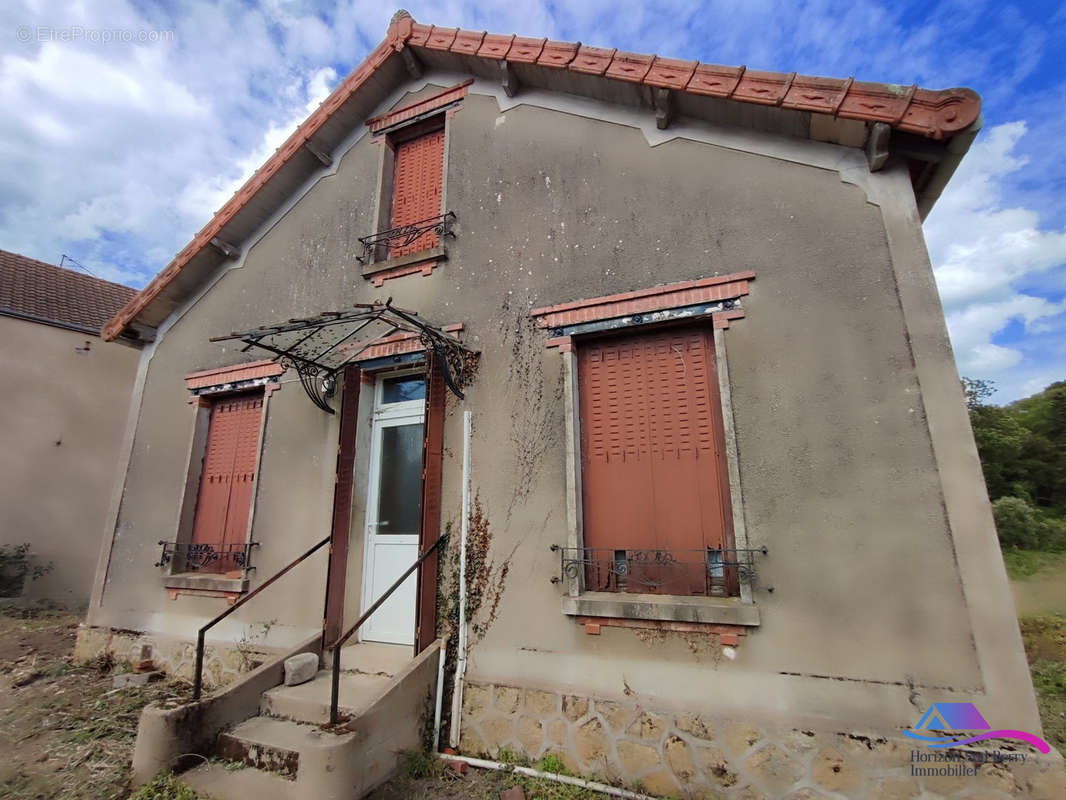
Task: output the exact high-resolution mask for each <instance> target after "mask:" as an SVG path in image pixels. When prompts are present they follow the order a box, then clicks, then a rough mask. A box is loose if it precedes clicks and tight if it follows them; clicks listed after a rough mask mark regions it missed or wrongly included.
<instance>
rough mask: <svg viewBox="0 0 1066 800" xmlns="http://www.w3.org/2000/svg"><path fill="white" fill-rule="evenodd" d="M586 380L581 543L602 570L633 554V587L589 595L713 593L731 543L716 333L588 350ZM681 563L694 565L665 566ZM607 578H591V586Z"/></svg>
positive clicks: (651, 337) (581, 353)
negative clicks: (711, 585) (713, 575)
mask: <svg viewBox="0 0 1066 800" xmlns="http://www.w3.org/2000/svg"><path fill="white" fill-rule="evenodd" d="M578 374H579V392H580V410H581V460H582V500H583V503H582V512H583V522H584V540H585V541H584V544H585V547H588V548H596V549H597V552H596V554H595V555H594V558H595V559H601V560H604V561H609V560H610V559H611V558H612V557H614V556H615V554H618V557H623V556H622V555H621V551H627V553H628V554H627V555H625V556H624V557H625V558H627V560H628V565H627V569H628V577H629V580H630V585H628V586H625V587H613V586H612V587H609V586H596V585H589V586H588V587H587V588H588V589H593V590H595V589H617V588H624V589H625V590H626V591H648V592H661V593H665V594H705V593H707V591H708V590H707V586H708V582H707V580H706V574H707V569H706V561H707V559H708V558H713V557H714V556H713V555H711V556H708V555H707V551H718V550H722V549H724V548H728V547H731V546H732V545H731V544H730V543H729V542H730V541H731V539H732V516H731V509H730V507H729V483H728V475H727V472H726V469H727V467H726V459H725V454H724V430H723V426H722V410H721V401H720V398H719V393H718V379H717V376H716V374H715V367H714V339H713V335H712V333H711V331H710V330H707V329H702V328H672V329H660V330H657V331H651V332H646V333H640V334H631V335H620V336H610V337H605V338H602V339H596V340H592V341H589V342H585V343H581V344H580V345H579V347H578ZM629 551H654V552H652V553H641V554H636V553H629ZM675 561H676V562H681V563H682V564H684V563H687V562H692V567H691V568H686V567H683V566H675V567H671V568H666V567H662V566H661V565H662V564H664V563H672V562H675ZM600 580H607V576H606V574H603V575H600V576H599V577H597V574H596V571H595V570H590V572H589V576H588V580H587V582H588V583H590V584H594V583H596V582H597V581H600Z"/></svg>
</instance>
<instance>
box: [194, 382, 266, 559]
mask: <svg viewBox="0 0 1066 800" xmlns="http://www.w3.org/2000/svg"><path fill="white" fill-rule="evenodd" d="M262 415H263V393H262V392H255V393H249V394H241V395H232V396H229V397H223V398H219V399H217V400H215V401H214V402H213V404H212V406H211V421H210V424H209V426H208V430H207V446H206V450H205V452H204V462H203V470H202V472H201V475H200V491H199V495H198V497H197V503H196V517H195V520H194V522H193V533H192V543H193V544H194V545H200V546H201V547H202V548H205V549H206V548H211V550H213V551H214V552H216V553H218V554H219V556H220V557H219V558H217V559H215V560H214V561H211V562H209V563H208V564H207V566H206V567H205V568H204V570H213V571H218V572H226V571H228V570H230V569H234V568H235V567H236V566H237V565H235V564H234V563H233V561H232V549H231V548H227V547H226V546H227V545H235V546H237V549H238V550H239V546H240V545H243V544H244V542H245V538H246V536H247V531H248V515H249V513H250V510H251V506H252V487H253V485H254V483H255V471H256V462H257V460H258V445H259V427H260V421H261V419H262ZM202 571H203V570H202Z"/></svg>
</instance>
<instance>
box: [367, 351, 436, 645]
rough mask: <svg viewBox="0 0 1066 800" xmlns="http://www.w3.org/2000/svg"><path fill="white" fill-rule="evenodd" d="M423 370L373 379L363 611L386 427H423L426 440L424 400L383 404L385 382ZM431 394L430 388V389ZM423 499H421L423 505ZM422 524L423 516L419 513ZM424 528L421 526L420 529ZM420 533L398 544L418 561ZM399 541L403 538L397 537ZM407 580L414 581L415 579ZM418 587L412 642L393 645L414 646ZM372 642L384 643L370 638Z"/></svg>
mask: <svg viewBox="0 0 1066 800" xmlns="http://www.w3.org/2000/svg"><path fill="white" fill-rule="evenodd" d="M424 375H425V372H424V370H422V369H414V370H403V371H395V372H391V371H390V372H384V373H379V374H377V375H375V376H374V408H373V411H372V413H371V420H370V462H369V469H368V472H367V494H366V506H365V508H366V513H365V515H364V519H363V553H364V557H363V575H362V585H361V588H360V604H361V608H363V609H367V608H369V607H370V605H371V604H372V603H373V602H374V597H373V591H372V589H373V580H372V578H373V570H374V540H373V536H374V534H373V531H375V530H376V526H377V516H378V513H379V511H378V497H377V495H378V489H379V487H380V480H381V463H380V458H381V440H382V432H383V430H384V429H385V428H389V427H399V426H401V425H412V424H421V425H422V439H423V440H424V439H425V430H426V429H425V425H426V403H425V400H424V399H423V400H406V401H403V402H399V403H383V402H382V396H383V393H384V382H385V380H386V379H389V378H403V377H411V376H424ZM427 391H428V386H427ZM424 502H425V501H424V498H420V507H421V503H424ZM419 520H420V521H421V513H420V514H419ZM420 527H421V526H420ZM420 534H421V531H420V530H419V531H415V532H414V533H413V534H411V535H410V536H404V537H402V538H403V541H398V542H396V544H410V545H412V548H413V551H412V552H413V556H414V557H415V558H417V555H418V551H419V540H420V538H421V537H420ZM397 538H400V537H397ZM413 560H414V558H412V561H413ZM408 580H415V577H414V576H412V577H411V578H409V579H408ZM417 609H418V587H417V581H416V587H415V598H414V605H413V606H412V609H411V636H412V637H413V638H412V641H411V642H393V644H401V645H406V644H413V643H415V638H416V631H415V628H416V625H417V616H418V611H417ZM373 619H374V618H373V616H371V617H370V619H368V620H367V623H366V625H365V626H364V628H363V629H362V630H360V631H359V640H360V641H364V639H365V636H364V632H366V631H370V630H372V627H371V626H372V624H373ZM369 641H375V642H376V641H382V640H378V639H371V640H369Z"/></svg>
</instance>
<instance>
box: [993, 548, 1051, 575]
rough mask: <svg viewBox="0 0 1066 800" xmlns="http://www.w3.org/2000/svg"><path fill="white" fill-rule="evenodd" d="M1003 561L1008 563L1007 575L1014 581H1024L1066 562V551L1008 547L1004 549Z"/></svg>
mask: <svg viewBox="0 0 1066 800" xmlns="http://www.w3.org/2000/svg"><path fill="white" fill-rule="evenodd" d="M1003 561H1004V563H1006V565H1007V575H1008V576H1009V577H1010V579H1011V580H1012V581H1024V580H1026V579H1028V578H1032V577H1035V576H1036V575H1039V574H1040V573H1042V572H1047V571H1049V570H1052V569H1054V568H1056V567H1059V566H1062V565H1064V564H1066V553H1052V552H1047V551H1044V550H1018V549H1017V548H1014V547H1007V548H1004V549H1003Z"/></svg>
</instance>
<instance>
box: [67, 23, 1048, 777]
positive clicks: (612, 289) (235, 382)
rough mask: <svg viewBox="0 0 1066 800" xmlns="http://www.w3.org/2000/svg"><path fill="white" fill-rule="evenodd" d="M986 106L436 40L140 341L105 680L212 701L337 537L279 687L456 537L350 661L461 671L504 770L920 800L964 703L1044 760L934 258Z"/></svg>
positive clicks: (245, 213)
mask: <svg viewBox="0 0 1066 800" xmlns="http://www.w3.org/2000/svg"><path fill="white" fill-rule="evenodd" d="M979 105H980V104H979V100H978V98H977V96H976V95H975V94H973V93H972V92H970V91H969V90H946V91H941V92H932V91H926V90H923V89H918V88H917V87H898V86H891V85H887V84H867V83H861V82H856V81H853V80H851V79H848V80H839V81H837V80H829V79H820V78H807V77H804V76H798V75H794V74H793V75H785V74H777V73H759V72H753V71H746V70H744V68H727V67H717V66H714V65H706V64H700V65H697V64H696V63H695V62H683V61H677V60H672V59H665V58H659V57H654V56H641V55H634V54H625V53H618V52H615V51H614V50H609V49H602V48H591V47H586V46H578V45H576V44H573V45H572V44H567V43H559V42H550V41H545V40H543V39H527V38H523V37H512V36H494V35H491V34H489V35H486V34H482V33H472V32H468V31H457V30H455V29H449V28H439V27H434V26H431V25H422V24H418V23H415V22H414V21H413V20H412V19H411V18H410V16H408V15H406V14H405V13H400V14H398V15H397V16H396V17H395V18H394V20H393V23H392V25H391V26H390V28H389V32H388V35H387V37H386V40H385V41H384V42H383V43H382V44H381V45H380V46H379V47H378V48H377V49H376V50H375V51H374V52H373V53H372V54H371V56H370V57H368V59H367V61H366V62H364V64H363V65H361V66H360V67H359V68H357V70H356V71H355V72H354V73H353V74H352V75H351V76H349V77H348V78H347V79H346V80H345V81H344V82H343V83H342V84H341V86H340V87H338V89H337V90H336V91H335V92H334V94H333V95H331V96H330V98H328V99H327V100H326V101H325V103H324V104H323V105H322V107H321V108H320V109H319V110H318V111H316V112H315V113H314V114H313V115H312V116H311V117H310V118H309V119H308V121H307V122H305V123H304V125H302V126H301V127H300V128H299V129H298V130H297V132H296V133H295V134H294V135H293V137H292V138H290V140H289V141H288V142H287V143H286V145H284V146H283V147H282V148H281V149H280V150H279V151H278V153H277V154H276V155H275V156H274V157H273V158H272V159H271V160H270V161H269V162H268V163H267V164H266V165H264V167H263V168H261V169H260V170H259V171H258V172H257V173H256V174H255V175H254V176H253V177H252V178H251V179H250V180H249V183H248V184H247V185H246V186H245V187H244V188H243V189H241V190H240V191H239V192H238V193H237V195H235V196H234V198H233V199H232V200H231V201H230V202H229V203H228V204H227V205H226V206H225V207H224V208H223V209H222V210H221V211H220V212H218V214H217V215H216V217H215V218H214V219H213V220H212V221H211V222H210V223H209V224H208V225H207V226H206V227H205V228H204V229H203V230H202V231H201V232H200V233H199V234H198V235H197V237H196V238H195V239H194V240H193V242H192V243H190V245H189V246H188V247H187V248H186V249H185V250H184V251H183V252H182V253H181V254H179V256H178V257H177V258H176V259H175V261H174V262H173V263H172V264H170V265H169V266H168V267H167V268H166V269H165V270H164V271H163V272H162V273H160V275H159V276H158V277H157V278H156V279H155V280H154V281H153V282H152V283H151V284H149V286H148V287H146V288H145V289H144V290H143V291H142V292H141V293H140V294H139V295H138V296H137V297H136V298H134V300H133V301H131V302H130V304H128V305H127V306H126V308H124V309H123V310H122V311H120V312H119V313H118V314H117V315H116V316H115V318H114V319H113V320H112V321H111V322H110V323H109V324H108V325H107V326H106V327H105V329H104V335H105V337H106V338H112V339H122V340H125V341H127V342H128V343H130V344H132V345H133V346H135V347H138V348H140V368H139V371H138V375H137V383H136V388H135V392H134V403H133V408H132V410H131V413H130V417H129V421H128V424H127V425H128V427H127V448H126V451H125V453H124V454H123V457H124V469H123V477H122V481H121V485H120V486H118V487H116V490H115V492H114V496H113V500H112V506H111V512H110V514H111V516H110V519H109V521H108V522H107V525H106V529H105V530H106V535H105V539H106V541H105V543H104V548H103V554H102V557H101V561H100V565H101V566H100V569H99V570H98V572H97V575H96V583H95V589H94V593H93V598H92V602H91V605H90V609H89V614H88V618H87V621H86V625H85V626H84V627H83V629H82V631H81V634H80V637H79V653H80V654H81V655H82V656H85V657H87V656H89V655H91V654H92V653H93V652H98V651H99V650H100V649H103V648H110V649H111V650H113V651H115V652H118V653H119V654H120V655H121V656H126V657H136V656H137V654H143V652H144V648H145V647H149V648H150V649H151V652H152V657H153V659H154V660H155V663H156V664H157V665H161V666H164V667H166V668H167V669H169V670H171V671H174V672H177V673H179V674H185V675H190V671H191V669H192V665H193V660H194V655H195V654H194V650H195V647H194V644H193V643H194V642H195V640H196V635H197V630H198V629H199V628H200V627H201V626H202V625H204V624H205V623H206V622H208V621H209V620H211V618H213V617H214V616H216V615H217V614H219V613H220V612H222V611H225V610H226V609H227V607H228V604H232V603H240V602H241V599H242V598H243V597H245V596H247V595H248V594H249V593H250V592H253V591H255V590H256V589H257V587H259V586H261V585H262V584H263V583H265V582H266V581H267V580H268V579H270V578H272V577H273V576H275V575H276V574H277V573H278V572H279V571H280V570H282V569H284V568H285V567H286V566H287V565H289V564H291V563H292V562H293V561H294V559H297V558H298V557H300V556H301V554H303V553H306V552H307V551H308V550H310V549H311V548H313V547H314V546H315V545H316V543H320V542H322V541H323V540H326V541H327V543H328V547H325V546H324V547H321V548H320V549H318V550H316V551H314V552H312V553H311V555H309V556H308V557H307V558H306V559H304V560H303V561H300V562H299V563H298V564H297V565H296V566H294V567H293V568H292V570H291V572H290V573H286V574H284V575H283V576H282V577H280V578H278V580H277V582H276V583H273V584H271V585H270V586H269V587H268V588H267V589H266V590H264V591H263V592H262V593H261V594H259V595H257V596H255V597H254V598H252V599H251V600H250V601H249V602H247V603H246V604H242V605H240V606H239V607H238V608H237V610H236V611H235V612H234V613H233V614H232V615H230V616H228V617H227V618H226V619H224V620H223V621H221V622H219V623H218V624H217V625H216V626H214V627H212V628H211V630H210V632H209V633H208V634H207V644H208V652H207V658H206V664H207V666H206V671H205V682H206V683H207V685H208V686H212V685H213V686H216V687H217V686H222V685H225V684H227V683H229V685H230V686H235V685H238V684H239V683H240V681H241V680H243V678H242V677H241V669H242V663H241V662H242V656H243V653H244V650H243V649H242V647H241V646H240V645H241V643H244V645H246V646H247V645H248V644H249V642H253V641H254V645H255V647H256V648H259V649H261V650H263V651H264V652H267V651H273V652H283V651H285V650H286V649H290V648H293V647H296V646H298V645H299V644H300V643H301V642H303V641H305V640H307V639H308V638H309V637H310V639H315V638H316V637H317V638H318V639H319V640H321V643H322V645H323V646H324V648H325V649H326V650H328V649H329V648H330V647H331V645H332V644H333V643H334V642H335V641H337V639H338V637H339V636H340V635H341V633H342V632H344V631H346V630H347V629H348V628H349V627H350V626H351V625H352V623H353V622H355V621H356V620H357V619H358V618H359V617H360V616H361V615H362V614H363V613H364V612H366V611H367V610H368V609H369V608H370V607H371V606H372V604H373V603H374V601H375V600H376V599H377V598H378V597H380V596H381V594H382V592H384V591H385V589H386V588H387V587H389V585H390V584H392V583H393V582H394V581H395V580H396V579H397V578H398V577H400V576H401V575H402V574H403V573H404V570H405V568H406V567H408V566H410V565H412V564H413V563H414V562H415V561H416V559H418V558H419V555H420V554H421V553H425V552H427V551H428V550H430V549H431V548H432V546H433V545H435V544H437V539H438V537H440V536H442V535H446V537H447V538H446V540H445V542H444V543H443V544H441V545H439V546H438V548H437V549H436V550H434V551H433V553H432V555H431V556H430V557H429V558H427V559H426V560H425V561H424V563H423V565H422V568H421V569H420V570H418V571H417V572H416V573H415V574H413V575H412V577H411V578H409V579H408V580H407V581H406V582H404V583H402V584H401V587H400V589H398V590H397V591H396V592H395V593H394V594H393V595H391V596H390V597H389V599H388V600H387V601H386V602H385V604H384V605H382V606H381V608H380V610H379V611H376V612H375V613H374V614H373V615H371V617H370V619H369V620H368V621H367V622H366V623H364V625H363V626H362V627H360V629H359V630H358V631H357V632H356V634H355V636H353V638H352V639H351V640H350V643H355V642H356V641H359V642H360V643H361V644H360V645H358V646H363V645H365V644H369V643H376V644H380V645H391V646H394V647H397V648H401V649H402V650H403V652H404V653H406V654H407V656H405V658H406V657H408V656H410V654H411V653H412V652H413V653H415V654H419V655H416V661H417V660H418V659H422V658H423V657H424V654H426V653H428V652H430V651H431V650H433V649H434V644H435V643H439V642H440V641H441V640H442V639H444V638H447V642H446V647H448V648H449V657H448V659H447V662H446V675H447V676H448V677H447V678H446V681H445V684H446V689H447V691H446V692H445V693H444V698H443V702H442V705H443V717H444V730H443V732H442V734H441V744H442V745H445V744H448V743H449V740H450V743H451V744H452V746H453V747H454V748H455V749H456V750H457V751H458V752H459V753H460V754H463V755H488V756H492V757H495V756H498V755H500V753H501V752H504V751H510V752H511V753H514V754H518V755H520V756H521V757H523V758H527V759H529V760H531V761H532V762H536V761H538V760H539V759H542V758H543V757H544V756H545V755H549V754H550V755H555V756H556V757H557V758H558V759H559V760H560V761H561V763H563V764H564V765H565V766H566V767H567V768H568V769H569V770H570V771H572V772H573V773H575V774H580V775H586V776H593V775H595V776H599V777H600V778H601V779H604V780H608V781H612V782H619V783H624V784H627V785H630V786H631V787H632V786H637V787H642V788H643V789H644V790H646V791H648V792H651V793H654V794H659V795H677V796H682V795H693V796H695V795H696V794H699V793H701V792H702V793H704V794H706V795H707V796H711V795H712V793H722V794H727V795H729V796H746V797H747V796H763V795H765V796H785V795H786V794H788V793H789V792H791V791H800V790H803V789H806V790H807V791H808V792H809V793H810V794H811V796H819V795H814V794H813V793H814V792H815V791H819V792H839V793H841V794H843V795H845V796H855V797H858V796H910V794H909V792H911V791H912V790H914V791H918V790H920V789H921V788H923V787H924V788H927V789H929V790H932V787H933V785H934V783H935V780H934V779H925V778H922V777H915V776H914V775H913V774H912V771H911V769H910V768H909V760H910V748H909V747H908V746H907V745H906V744H905V742H904V740H903V739H901V736H900V732H901V731H902V730H903V729H905V728H908V727H909V726H912V725H914V724H915V723H916V722H917V721H918V719H919V718H920V716H921V712H922V711H924V710H925V709H926V708H927V707H929V706H930V705H931V704H932V703H934V702H947V701H959V702H963V701H965V702H972V703H974V704H976V705H977V706H979V707H980V709H981V712H982V713H983V715H984V718H985V719H987V720H989V721H990V722H991V724H992V725H993V726H995V727H1001V728H1012V729H1024V730H1028V731H1033V732H1035V733H1037V734H1039V731H1040V721H1039V718H1038V715H1037V710H1036V705H1035V701H1034V697H1033V691H1032V686H1031V683H1030V679H1029V675H1028V671H1027V666H1026V661H1025V655H1024V652H1023V650H1022V646H1021V640H1020V636H1019V633H1018V628H1017V623H1016V620H1015V618H1014V609H1013V602H1012V599H1011V597H1010V593H1009V590H1008V585H1007V580H1006V575H1005V571H1004V567H1003V563H1002V559H1001V557H1000V554H999V550H998V543H997V540H996V535H995V530H994V527H993V522H992V517H991V513H990V509H989V505H988V501H987V497H986V493H985V489H984V485H983V480H982V477H981V472H980V466H979V463H978V458H977V453H976V450H975V447H974V444H973V439H972V434H971V432H970V428H969V423H968V419H967V416H966V411H965V407H964V402H963V396H962V392H961V388H960V385H959V380H958V375H957V373H956V370H955V366H954V362H953V357H952V352H951V347H950V343H949V341H948V336H947V331H946V328H945V325H944V317H943V312H942V310H941V307H940V303H939V299H938V296H937V292H936V287H935V284H934V281H933V274H932V270H931V268H930V264H929V259H928V255H927V252H926V249H925V244H924V241H923V238H922V231H921V220H922V218H923V217H924V215H925V213H927V212H928V210H929V208H930V207H931V206H932V204H933V202H934V201H935V199H936V197H937V195H938V194H939V192H940V191H941V189H942V188H943V186H944V184H945V183H946V182H947V180H948V178H949V177H950V175H951V172H952V171H953V170H954V168H955V166H956V165H957V164H958V161H959V159H960V158H961V157H962V155H963V154H964V153H965V150H966V148H967V147H968V145H969V142H970V141H972V139H973V136H974V135H975V134H976V132H977V129H978V126H979ZM212 339H214V341H212ZM463 552H465V559H462V560H461V559H460V553H463ZM461 608H462V610H460V609H461ZM461 620H462V622H463V623H465V624H460V621H461ZM361 652H367V651H365V650H364V651H361ZM264 658H266V656H264ZM419 663H421V661H419ZM358 668H359V667H358V665H357V666H356V669H358ZM456 670H458V673H459V674H458V676H457V677H456V678H454V679H453V677H452V676H453V675H454V674H455V671H456ZM256 674H258V673H256ZM227 696H230V695H227ZM449 697H451V698H453V699H454V703H455V706H454V709H455V710H454V713H452V714H451V715H450V720H449V714H448V709H449V705H450V704H449ZM431 705H432V704H431ZM259 711H260V713H261V714H262V715H266V716H270V714H269V711H270V706H269V703H268V704H267V705H266V706H264V705H262V704H260V706H259ZM254 713H255V710H254V709H253V710H251V711H250V712H249V715H251V714H254ZM275 716H284V715H280V714H276V715H275ZM143 731H144V723H142V734H143V737H142V738H145V737H147V734H144V733H143ZM375 735H376V734H375V729H369V730H367V731H366V736H368V737H370V738H371V739H372V738H373V737H374V736H375ZM379 735H382V736H383V735H384V733H380V732H379ZM145 740H146V738H145ZM141 747H142V743H141V742H139V744H138V748H139V749H140V748H141ZM145 747H147V745H145ZM186 752H187V751H186ZM318 752H319V751H318V750H315V749H314V748H309V749H308V751H307V752H306V753H305V752H303V751H301V752H300V753H299V759H300V760H299V770H298V772H297V773H296V776H295V783H294V785H295V786H297V787H306V786H309V785H312V783H313V780H314V778H313V777H312V776H311V775H310V773H311V771H312V766H311V764H312V763H318V762H314V758H318V756H314V755H311V754H313V753H318ZM1044 758H1046V759H1052V758H1053V755H1051V756H1046V757H1044ZM152 763H156V762H152ZM158 763H159V764H162V763H163V761H159V762H158ZM1043 763H1045V762H1041V761H1040V760H1039V759H1038V758H1037V757H1036V756H1035V755H1034V757H1033V758H1032V759H1030V761H1029V762H1027V763H1026V764H1025V765H1020V766H1017V767H1016V766H1015V765H1010V770H1008V769H1007V768H1005V767H998V766H997V767H995V768H990V770H991V771H989V770H984V771H982V773H981V774H980V775H979V776H977V777H975V778H974V780H978V781H981V782H993V783H994V782H996V781H998V782H999V783H997V784H996V785H997V786H999V787H1000V788H1003V789H1004V790H1005V791H1007V792H1009V793H1010V792H1023V791H1024V792H1040V791H1043V790H1044V789H1043V788H1042V787H1043V786H1044V785H1045V784H1047V785H1051V784H1050V783H1048V782H1049V781H1054V780H1057V778H1056V777H1055V775H1054V774H1053V773H1045V772H1044V771H1043V770H1044V767H1042V766H1039V764H1043ZM1049 763H1050V762H1049ZM136 765H137V760H136V759H135V766H136ZM1011 770H1014V771H1011ZM1049 775H1050V777H1049ZM1004 776H1005V777H1004ZM290 777H293V776H291V775H290ZM959 780H961V779H958V778H950V779H949V778H944V779H943V781H942V783H943V785H944V786H947V785H948V784H951V783H952V781H955V782H956V784H957V786H956V784H952V785H953V786H956V788H958V789H960V790H961V789H965V788H966V787H968V786H969V785H970V784H958V783H957V782H958V781H959ZM308 781H312V783H308ZM923 781H925V782H924V783H923ZM1000 784H1002V786H1000ZM1008 784H1010V786H1008ZM358 785H359V786H360V787H361V788H366V787H365V786H362V784H358ZM331 791H332V790H331ZM937 791H938V792H941V791H942V792H945V793H946V792H947V789H944V788H942V789H938V790H937ZM952 791H955V789H952ZM890 792H896V794H895V795H892V794H889V793H890ZM327 795H328V792H327ZM337 796H341V795H340V794H338V795H337ZM1049 796H1050V795H1049Z"/></svg>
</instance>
